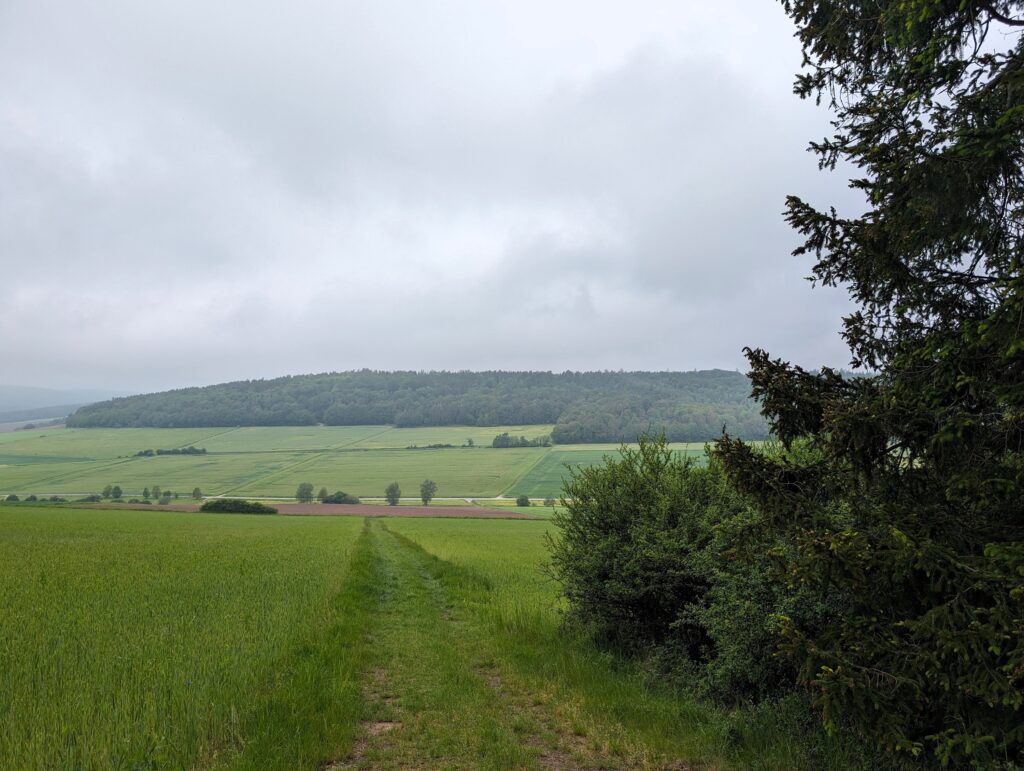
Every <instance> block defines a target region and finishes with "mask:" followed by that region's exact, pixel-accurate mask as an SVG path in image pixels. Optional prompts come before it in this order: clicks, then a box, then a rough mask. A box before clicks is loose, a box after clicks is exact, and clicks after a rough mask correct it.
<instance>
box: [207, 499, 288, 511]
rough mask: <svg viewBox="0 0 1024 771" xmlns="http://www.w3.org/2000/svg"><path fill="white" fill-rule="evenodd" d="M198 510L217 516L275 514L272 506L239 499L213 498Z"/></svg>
mask: <svg viewBox="0 0 1024 771" xmlns="http://www.w3.org/2000/svg"><path fill="white" fill-rule="evenodd" d="M199 510H200V511H208V512H214V513H219V514H277V509H275V508H274V507H273V506H267V505H266V504H263V503H259V502H257V501H245V500H241V499H239V498H214V499H212V500H209V501H206V503H204V504H203V505H202V506H200V507H199Z"/></svg>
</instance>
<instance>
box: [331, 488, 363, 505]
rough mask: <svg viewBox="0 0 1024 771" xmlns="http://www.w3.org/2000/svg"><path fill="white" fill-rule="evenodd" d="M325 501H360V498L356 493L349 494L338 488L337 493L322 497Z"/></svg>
mask: <svg viewBox="0 0 1024 771" xmlns="http://www.w3.org/2000/svg"><path fill="white" fill-rule="evenodd" d="M322 502H323V503H359V499H358V498H356V497H355V496H354V495H349V494H348V493H346V492H344V491H343V490H338V491H337V492H336V493H331V494H330V495H325V496H324V497H323V499H322Z"/></svg>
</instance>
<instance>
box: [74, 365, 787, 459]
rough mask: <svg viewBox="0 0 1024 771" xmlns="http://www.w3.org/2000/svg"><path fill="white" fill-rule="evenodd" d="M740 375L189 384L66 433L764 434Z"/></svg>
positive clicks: (367, 377) (414, 376)
mask: <svg viewBox="0 0 1024 771" xmlns="http://www.w3.org/2000/svg"><path fill="white" fill-rule="evenodd" d="M749 393H750V383H749V382H748V380H747V378H746V377H745V376H744V375H742V374H740V373H739V372H731V371H726V370H703V371H694V372H562V373H552V372H377V371H371V370H360V371H357V372H334V373H327V374H321V375H297V376H289V377H281V378H275V379H273V380H243V381H237V382H233V383H222V384H220V385H212V386H206V387H203V388H184V389H178V390H174V391H165V392H163V393H155V394H146V395H142V396H129V397H123V398H118V399H112V400H110V401H106V402H99V403H97V404H91V405H89V406H87V407H82V408H81V409H79V410H78V411H77V412H76V413H75V414H74V415H72V416H71V417H70V418H68V421H67V424H68V426H72V427H78V428H94V427H107V428H115V427H155V428H175V427H200V426H305V425H316V424H325V425H335V426H343V425H381V424H390V425H394V426H398V427H410V426H456V425H463V426H502V425H505V426H516V425H537V424H553V425H554V429H553V430H552V432H551V439H552V441H554V442H556V443H561V444H567V443H573V442H617V441H620V440H624V441H633V440H635V439H636V438H637V436H638V435H639V434H642V433H659V432H662V431H663V432H664V433H665V434H666V436H667V437H668V439H669V440H670V441H703V440H707V439H713V438H716V437H717V436H718V435H719V434H720V433H721V430H722V425H723V424H724V425H726V426H727V427H728V430H729V432H730V433H731V434H734V435H739V436H743V437H745V438H748V439H760V438H764V437H765V436H766V435H767V428H766V423H765V421H764V419H763V418H762V417H761V416H760V414H759V412H758V409H757V406H756V404H755V403H754V402H753V401H751V400H750V399H749V398H748V395H749Z"/></svg>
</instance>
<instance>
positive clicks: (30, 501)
mask: <svg viewBox="0 0 1024 771" xmlns="http://www.w3.org/2000/svg"><path fill="white" fill-rule="evenodd" d="M38 500H39V498H37V497H36V496H34V495H30V496H28V497H27V498H26V499H25V503H35V502H36V501H38Z"/></svg>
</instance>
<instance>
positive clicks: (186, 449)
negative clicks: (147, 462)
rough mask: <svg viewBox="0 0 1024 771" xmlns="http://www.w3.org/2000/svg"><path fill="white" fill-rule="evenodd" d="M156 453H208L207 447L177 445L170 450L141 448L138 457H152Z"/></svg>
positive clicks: (136, 455) (136, 454)
mask: <svg viewBox="0 0 1024 771" xmlns="http://www.w3.org/2000/svg"><path fill="white" fill-rule="evenodd" d="M154 455H206V448H205V447H192V446H191V445H189V446H188V447H176V448H173V449H170V450H139V451H138V452H137V453H135V457H137V458H152V457H153V456H154Z"/></svg>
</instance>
